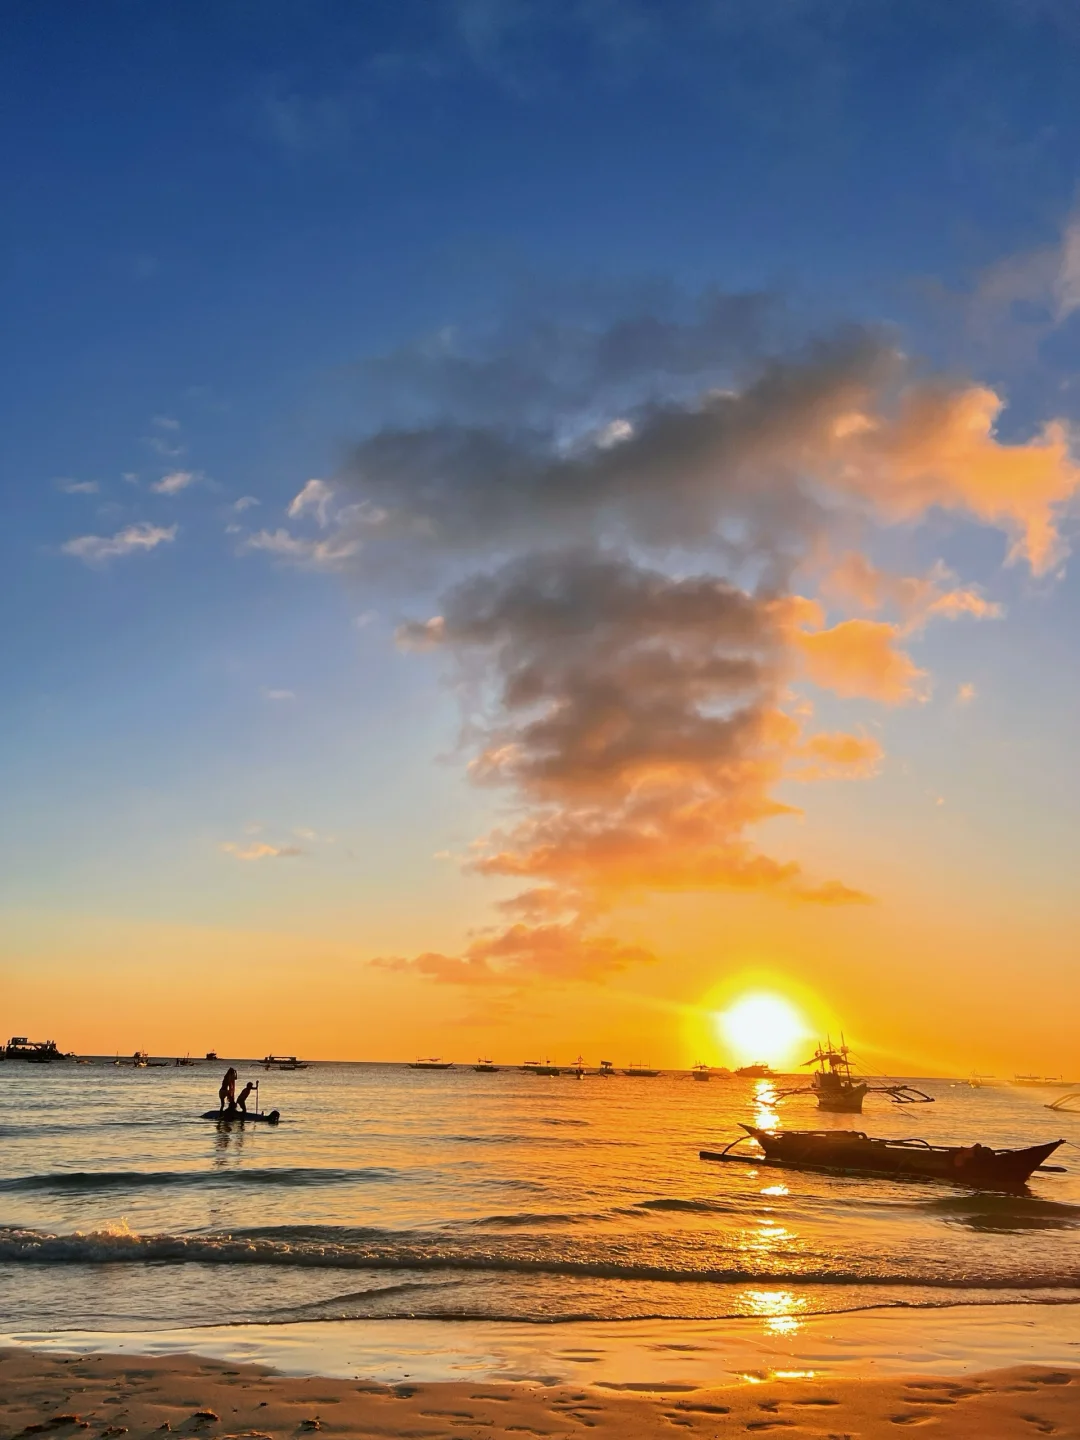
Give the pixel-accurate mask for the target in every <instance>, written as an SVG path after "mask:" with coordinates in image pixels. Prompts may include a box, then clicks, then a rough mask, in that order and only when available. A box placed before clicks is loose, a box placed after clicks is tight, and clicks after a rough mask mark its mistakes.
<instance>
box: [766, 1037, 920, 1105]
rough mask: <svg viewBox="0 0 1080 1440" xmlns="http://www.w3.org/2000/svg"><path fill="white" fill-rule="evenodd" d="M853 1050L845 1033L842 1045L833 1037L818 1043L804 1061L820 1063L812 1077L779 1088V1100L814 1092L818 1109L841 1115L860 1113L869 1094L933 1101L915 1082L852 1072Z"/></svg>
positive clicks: (903, 1100) (906, 1101) (904, 1100)
mask: <svg viewBox="0 0 1080 1440" xmlns="http://www.w3.org/2000/svg"><path fill="white" fill-rule="evenodd" d="M850 1054H851V1052H850V1050H849V1049H848V1047H847V1045H846V1044H845V1043H844V1039H843V1036H841V1038H840V1044H839V1046H834V1045H833V1043H832V1041H831V1040H827V1041H826V1042H825V1044H824V1045H819V1046H818V1047H817V1049H816V1050H815V1051H814V1053H813V1055H812V1056H811V1057H810V1059H809V1060H804V1061H803V1064H804V1065H816V1066H817V1067H818V1068H817V1069H816V1070H815V1071H814V1074H813V1075H812V1076H811V1078H810V1084H809V1085H793V1086H791V1087H790V1089H787V1090H778V1091H777V1092H776V1098H777V1100H784V1099H786V1098H788V1097H789V1096H792V1095H814V1096H816V1097H817V1103H818V1109H819V1110H829V1111H831V1112H832V1113H833V1114H841V1115H861V1114H862V1107H863V1100H864V1099H865V1098H866V1096H867V1095H888V1096H889V1098H890V1099H891V1100H893V1101H895V1103H896V1104H897V1105H931V1104H933V1099H934V1097H933V1096H932V1095H927V1094H926V1093H925V1092H924V1091H922V1090H916V1089H915V1087H914V1086H913V1085H873V1084H871V1083H870V1081H869V1080H864V1079H862V1078H861V1077H860V1076H857V1075H855V1074H853V1073H852V1069H851V1060H850V1058H849V1057H850Z"/></svg>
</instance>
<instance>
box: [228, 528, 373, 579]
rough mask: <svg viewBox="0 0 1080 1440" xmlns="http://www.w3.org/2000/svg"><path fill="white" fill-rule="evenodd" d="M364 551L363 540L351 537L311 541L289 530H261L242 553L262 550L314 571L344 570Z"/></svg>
mask: <svg viewBox="0 0 1080 1440" xmlns="http://www.w3.org/2000/svg"><path fill="white" fill-rule="evenodd" d="M359 549H360V541H359V540H354V539H350V538H349V537H348V536H331V537H330V538H328V539H326V540H309V539H306V538H305V537H304V536H301V535H292V534H290V533H289V531H288V530H282V529H277V530H259V531H258V532H257V533H256V534H254V535H249V536H248V537H247V539H246V540H244V541H242V542H241V545H240V550H241V553H243V552H245V551H249V550H262V551H264V552H265V553H266V554H268V555H275V556H277V557H278V558H279V559H281V560H288V561H291V562H292V563H293V564H294V565H299V566H302V567H306V568H309V569H312V570H340V569H341V568H342V567H343V566H344V565H345V564H346V562H347V561H349V560H351V559H352V557H353V556H354V555H356V554H357V553H358V551H359Z"/></svg>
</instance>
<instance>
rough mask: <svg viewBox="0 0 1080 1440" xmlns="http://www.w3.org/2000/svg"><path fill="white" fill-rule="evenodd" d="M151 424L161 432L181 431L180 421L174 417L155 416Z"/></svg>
mask: <svg viewBox="0 0 1080 1440" xmlns="http://www.w3.org/2000/svg"><path fill="white" fill-rule="evenodd" d="M150 423H151V424H152V425H156V426H157V427H158V429H159V430H179V429H180V421H179V420H176V419H174V418H173V416H171V415H155V416H154V418H153V420H152V421H151V422H150Z"/></svg>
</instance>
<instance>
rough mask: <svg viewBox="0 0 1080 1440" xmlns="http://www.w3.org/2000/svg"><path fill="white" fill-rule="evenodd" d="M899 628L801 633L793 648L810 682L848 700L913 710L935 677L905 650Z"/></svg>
mask: <svg viewBox="0 0 1080 1440" xmlns="http://www.w3.org/2000/svg"><path fill="white" fill-rule="evenodd" d="M902 633H903V632H902V631H901V629H900V627H899V626H898V625H892V624H890V623H889V622H888V621H887V620H842V621H841V622H840V623H839V624H838V625H833V626H830V627H829V628H828V629H824V630H796V631H793V632H792V644H793V646H794V647H795V648H796V649H797V650H798V652H799V653H800V655H801V657H802V661H803V666H804V669H805V673H806V675H807V677H808V678H809V679H810V680H812V681H813V683H814V684H815V685H820V686H821V688H822V689H823V690H831V691H833V692H834V694H836V695H842V696H844V697H845V698H847V699H853V698H862V699H867V700H877V701H879V702H880V703H881V704H882V705H907V704H910V702H911V701H913V700H920V699H924V698H925V696H926V693H927V686H928V682H929V677H928V675H927V673H926V671H925V670H920V669H919V667H918V666H917V665H916V664H915V662H914V660H912V658H911V656H910V655H909V654H908V653H907V651H906V650H902V649H900V647H899V645H898V643H897V642H898V641H899V639H900V638H901V636H902Z"/></svg>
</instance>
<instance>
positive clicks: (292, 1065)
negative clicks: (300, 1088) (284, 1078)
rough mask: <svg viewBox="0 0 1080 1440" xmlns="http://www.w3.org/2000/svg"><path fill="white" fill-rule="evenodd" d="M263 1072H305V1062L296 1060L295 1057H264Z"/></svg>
mask: <svg viewBox="0 0 1080 1440" xmlns="http://www.w3.org/2000/svg"><path fill="white" fill-rule="evenodd" d="M262 1063H263V1069H264V1070H306V1069H307V1068H308V1067H307V1061H306V1060H298V1059H297V1058H296V1056H295V1055H264V1056H263V1061H262Z"/></svg>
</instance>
